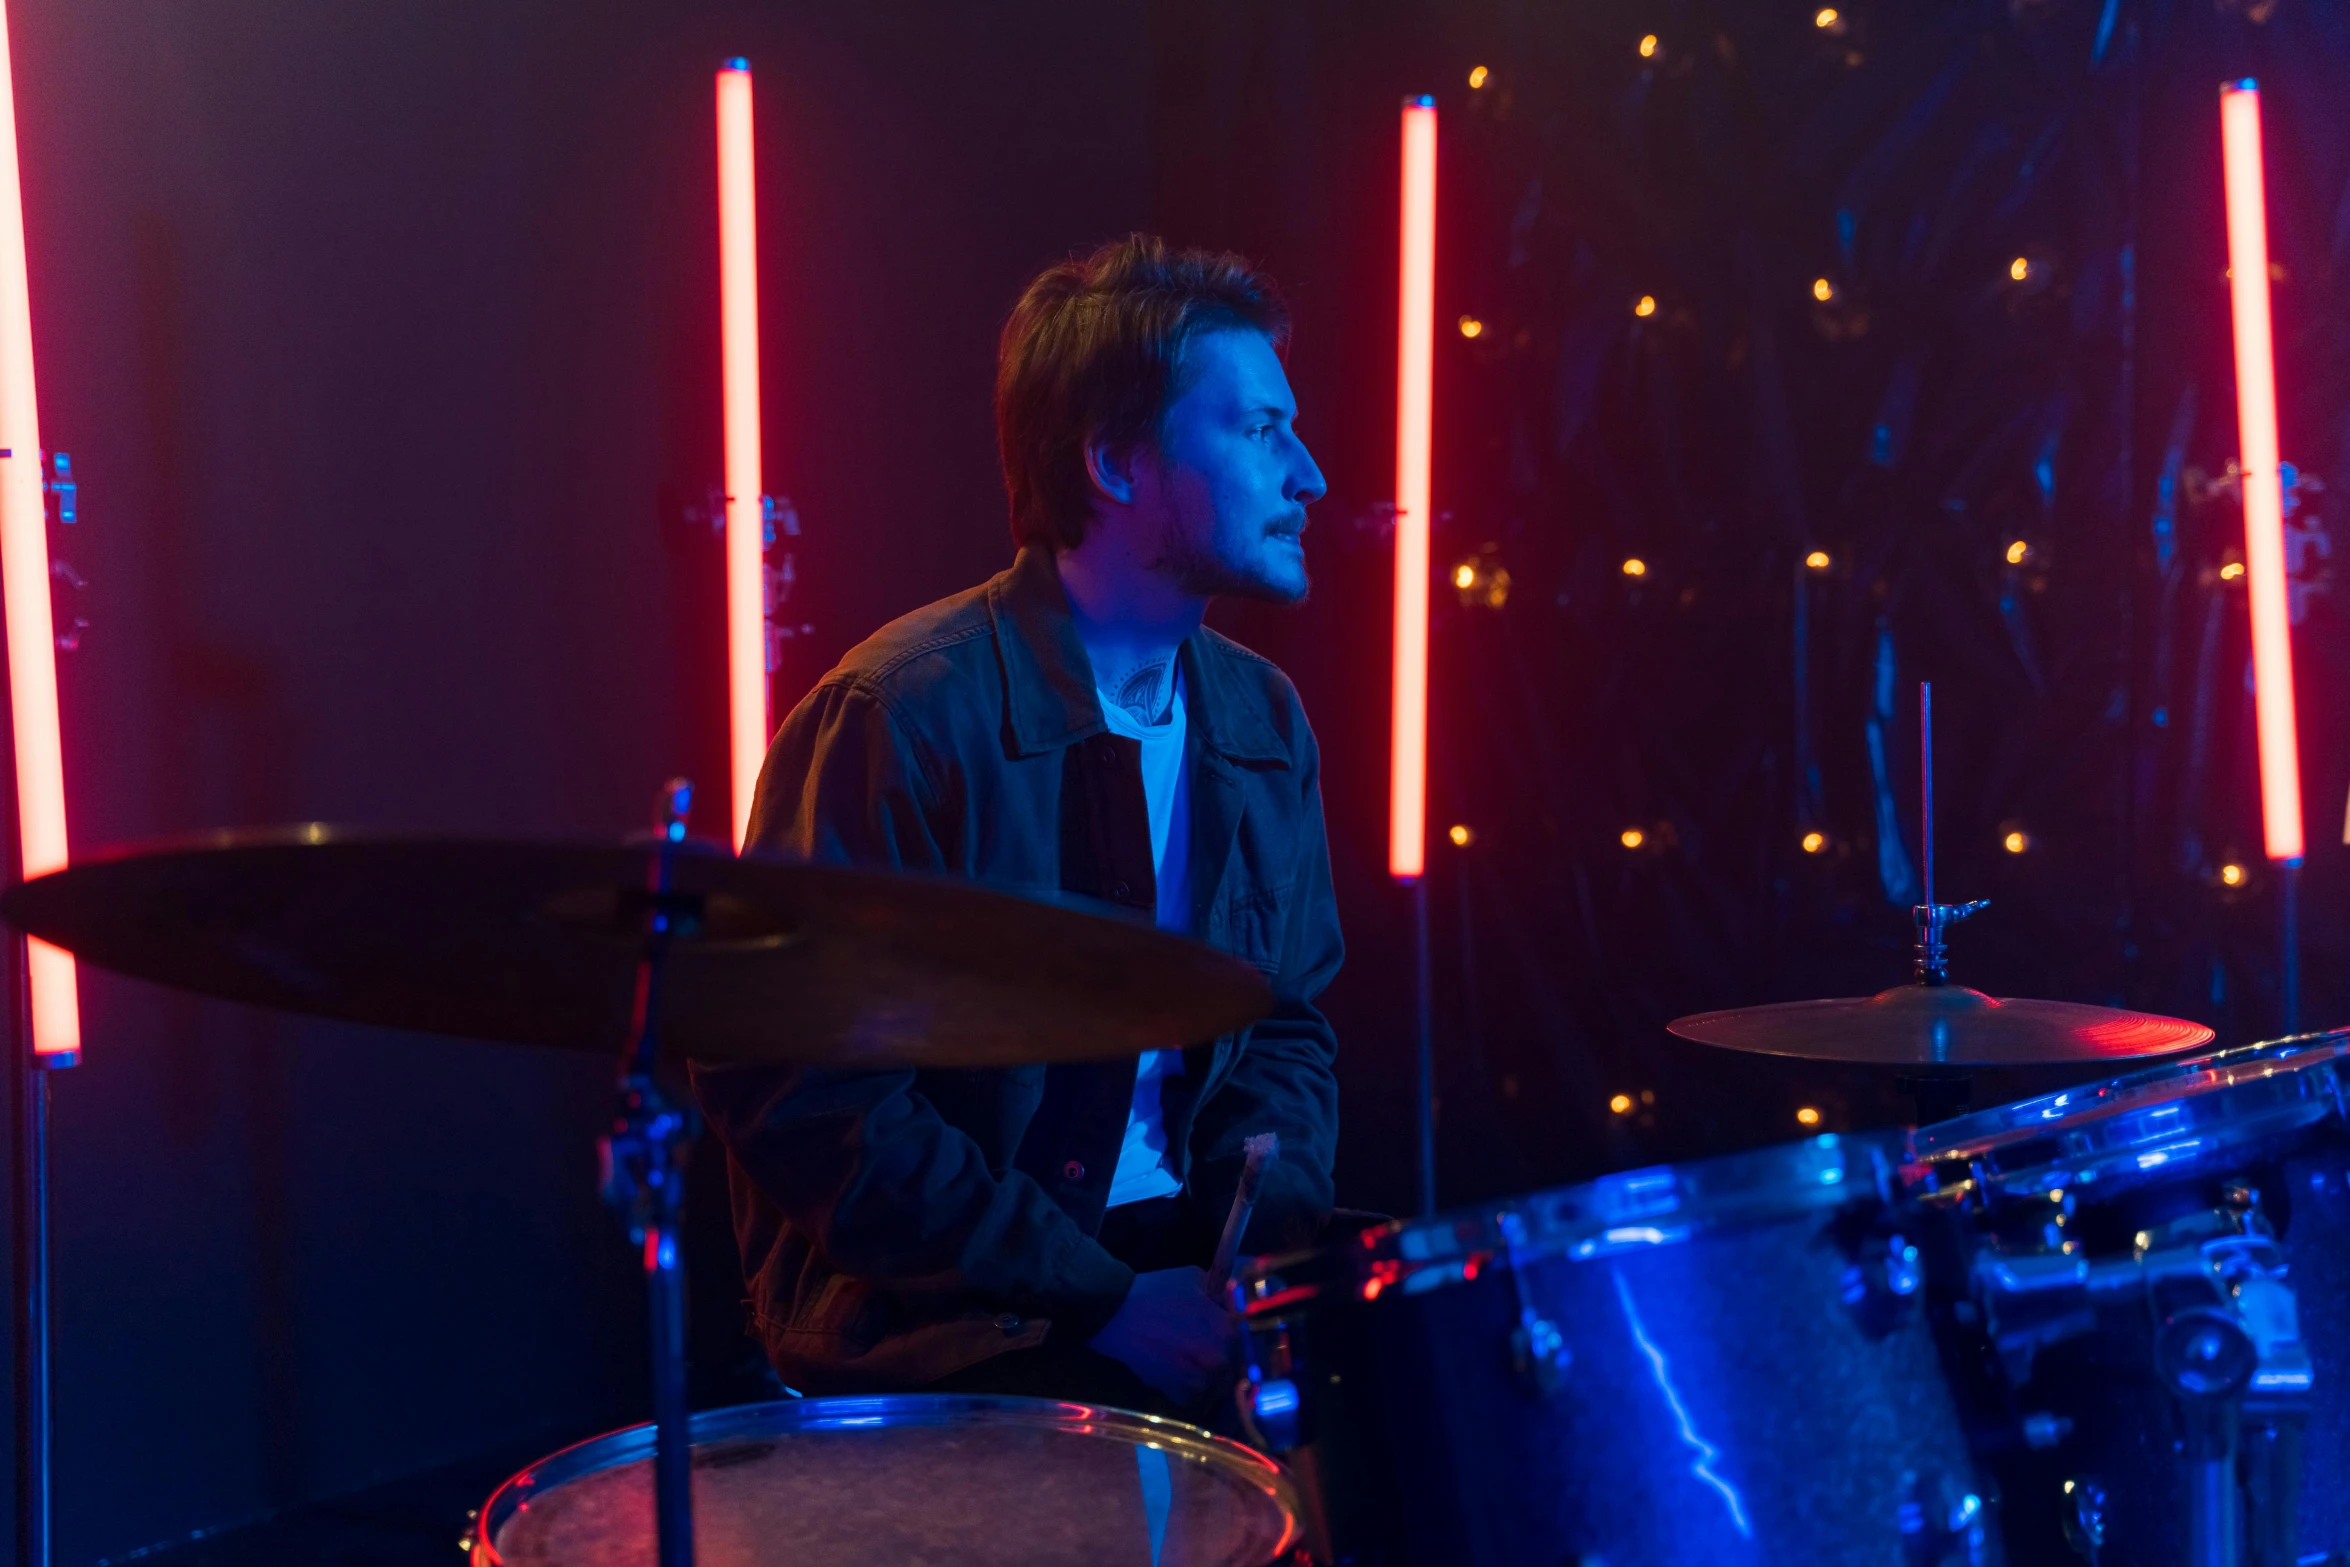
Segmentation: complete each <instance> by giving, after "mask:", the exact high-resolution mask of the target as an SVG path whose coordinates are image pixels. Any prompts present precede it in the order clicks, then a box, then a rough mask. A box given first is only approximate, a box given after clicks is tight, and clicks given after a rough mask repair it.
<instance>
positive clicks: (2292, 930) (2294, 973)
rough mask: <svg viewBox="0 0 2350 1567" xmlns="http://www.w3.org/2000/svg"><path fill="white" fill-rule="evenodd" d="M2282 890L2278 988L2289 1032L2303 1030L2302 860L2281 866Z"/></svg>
mask: <svg viewBox="0 0 2350 1567" xmlns="http://www.w3.org/2000/svg"><path fill="white" fill-rule="evenodd" d="M2277 873H2278V874H2277V881H2278V892H2279V896H2280V897H2281V899H2282V901H2283V903H2284V909H2283V915H2284V919H2283V925H2284V929H2283V930H2282V932H2280V936H2281V944H2282V947H2283V951H2282V952H2281V953H2280V957H2281V958H2282V960H2283V961H2282V963H2281V964H2280V965H2279V972H2278V984H2277V988H2278V990H2279V991H2280V992H2281V995H2280V999H2281V1000H2282V1001H2283V1003H2284V1006H2283V1011H2284V1014H2285V1030H2284V1031H2285V1032H2286V1033H2288V1034H2298V1033H2300V1032H2301V862H2300V861H2299V860H2287V861H2285V862H2284V863H2283V864H2282V865H2279V866H2278V867H2277Z"/></svg>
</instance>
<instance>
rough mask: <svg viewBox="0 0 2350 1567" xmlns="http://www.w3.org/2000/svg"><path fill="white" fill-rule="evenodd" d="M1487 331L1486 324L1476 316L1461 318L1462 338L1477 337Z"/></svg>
mask: <svg viewBox="0 0 2350 1567" xmlns="http://www.w3.org/2000/svg"><path fill="white" fill-rule="evenodd" d="M1484 330H1485V323H1484V322H1482V321H1480V320H1478V319H1477V318H1476V317H1475V316H1463V317H1461V336H1463V337H1476V336H1478V335H1479V334H1481V333H1482V332H1483V331H1484Z"/></svg>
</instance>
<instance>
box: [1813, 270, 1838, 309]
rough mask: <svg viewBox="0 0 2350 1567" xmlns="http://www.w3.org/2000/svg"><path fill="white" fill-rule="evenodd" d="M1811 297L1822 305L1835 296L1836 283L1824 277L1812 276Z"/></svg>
mask: <svg viewBox="0 0 2350 1567" xmlns="http://www.w3.org/2000/svg"><path fill="white" fill-rule="evenodd" d="M1811 297H1812V298H1814V299H1816V300H1818V301H1819V302H1820V303H1821V304H1823V305H1824V304H1826V303H1827V302H1828V301H1829V300H1831V299H1834V298H1835V297H1836V285H1835V284H1833V283H1831V282H1829V281H1828V280H1827V279H1826V278H1824V277H1816V278H1813V279H1812V280H1811Z"/></svg>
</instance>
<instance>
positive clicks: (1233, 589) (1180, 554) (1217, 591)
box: [1159, 524, 1314, 605]
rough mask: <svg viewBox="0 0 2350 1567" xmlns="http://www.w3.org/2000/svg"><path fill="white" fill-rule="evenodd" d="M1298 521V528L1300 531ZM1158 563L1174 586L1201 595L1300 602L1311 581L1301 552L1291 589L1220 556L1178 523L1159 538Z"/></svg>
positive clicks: (1310, 589) (1310, 591) (1264, 601)
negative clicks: (1298, 579)
mask: <svg viewBox="0 0 2350 1567" xmlns="http://www.w3.org/2000/svg"><path fill="white" fill-rule="evenodd" d="M1303 531H1304V530H1303V526H1302V524H1301V526H1300V529H1299V532H1300V533H1301V534H1302V532H1303ZM1159 564H1160V567H1161V569H1163V570H1164V571H1166V573H1167V574H1168V576H1169V577H1170V578H1172V579H1173V581H1174V583H1175V586H1176V587H1178V588H1179V589H1181V590H1182V591H1183V592H1185V593H1189V594H1194V595H1196V596H1198V597H1200V598H1230V599H1249V600H1252V601H1254V602H1256V603H1259V604H1284V605H1287V604H1303V603H1304V602H1305V601H1306V599H1307V597H1308V596H1309V595H1311V594H1312V592H1313V588H1314V584H1313V579H1312V577H1311V576H1310V575H1308V574H1306V573H1305V570H1304V561H1303V556H1302V554H1301V556H1300V560H1299V573H1300V575H1301V576H1302V577H1304V579H1305V580H1304V581H1303V582H1302V583H1301V585H1300V586H1299V587H1298V588H1297V590H1296V591H1295V592H1292V591H1291V590H1290V589H1289V588H1288V587H1287V585H1285V584H1282V583H1275V582H1268V581H1266V580H1265V579H1264V578H1263V577H1260V576H1257V575H1255V574H1254V573H1251V572H1248V571H1244V570H1241V569H1239V568H1237V567H1235V566H1233V565H1232V564H1230V563H1229V562H1227V561H1225V560H1223V559H1222V558H1220V557H1219V556H1218V555H1217V554H1216V553H1215V550H1214V547H1213V546H1212V545H1202V544H1200V543H1199V542H1197V541H1196V540H1195V538H1194V537H1193V536H1192V535H1190V534H1188V533H1186V532H1185V531H1184V529H1183V528H1182V526H1181V525H1180V524H1172V525H1170V526H1169V527H1168V529H1167V532H1166V536H1165V538H1164V539H1163V540H1162V542H1161V547H1160V553H1159Z"/></svg>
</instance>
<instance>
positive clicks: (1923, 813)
mask: <svg viewBox="0 0 2350 1567" xmlns="http://www.w3.org/2000/svg"><path fill="white" fill-rule="evenodd" d="M1918 797H1919V811H1918V848H1919V850H1920V851H1921V852H1920V853H1919V855H1918V863H1919V865H1920V866H1921V867H1922V869H1923V872H1924V880H1925V901H1924V902H1923V903H1920V904H1919V905H1918V906H1917V907H1915V908H1913V909H1911V910H1910V911H1909V915H1910V918H1911V920H1913V921H1914V922H1915V923H1916V925H1917V932H1918V946H1917V959H1916V964H1917V982H1918V983H1919V984H1921V985H1925V986H1927V987H1929V988H1931V987H1935V986H1941V985H1947V984H1949V983H1950V949H1949V947H1948V946H1947V945H1945V944H1944V942H1943V939H1942V937H1943V932H1945V931H1947V930H1948V929H1949V928H1950V927H1951V926H1953V925H1955V924H1957V923H1958V922H1959V921H1960V920H1963V919H1968V918H1971V917H1972V916H1974V915H1977V914H1980V913H1982V912H1983V911H1984V910H1985V909H1987V908H1989V907H1990V906H1991V900H1990V899H1988V898H1977V899H1976V900H1975V901H1974V902H1972V903H1936V902H1935V901H1934V682H1932V681H1931V680H1921V681H1919V682H1918ZM1893 1086H1894V1087H1895V1088H1896V1089H1897V1090H1899V1091H1900V1092H1901V1093H1904V1094H1907V1095H1908V1096H1909V1097H1910V1100H1911V1102H1912V1103H1913V1104H1914V1105H1915V1106H1916V1108H1917V1117H1918V1124H1919V1125H1920V1126H1929V1125H1931V1124H1933V1123H1934V1122H1936V1121H1947V1120H1949V1119H1950V1118H1951V1117H1953V1116H1958V1115H1964V1114H1965V1113H1966V1111H1967V1107H1968V1106H1969V1105H1971V1104H1973V1102H1974V1081H1973V1078H1972V1076H1971V1075H1970V1074H1969V1073H1967V1072H1966V1071H1965V1070H1964V1069H1963V1068H1957V1067H1924V1068H1921V1069H1919V1070H1918V1071H1917V1072H1915V1073H1913V1074H1908V1075H1904V1076H1901V1077H1896V1078H1895V1079H1894V1080H1893Z"/></svg>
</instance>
